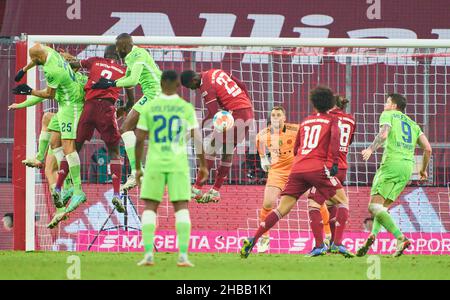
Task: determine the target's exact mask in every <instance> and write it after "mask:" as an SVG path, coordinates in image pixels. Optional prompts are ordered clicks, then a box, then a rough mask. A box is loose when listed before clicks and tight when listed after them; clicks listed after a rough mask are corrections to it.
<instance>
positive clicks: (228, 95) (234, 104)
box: [200, 69, 253, 114]
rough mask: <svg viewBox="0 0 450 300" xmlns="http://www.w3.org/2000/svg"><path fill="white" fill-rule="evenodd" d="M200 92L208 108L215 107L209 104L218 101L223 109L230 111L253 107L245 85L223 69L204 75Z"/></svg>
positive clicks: (212, 112)
mask: <svg viewBox="0 0 450 300" xmlns="http://www.w3.org/2000/svg"><path fill="white" fill-rule="evenodd" d="M200 92H201V94H202V98H203V101H204V104H205V106H206V107H213V106H211V105H209V104H210V103H212V102H214V101H218V104H219V106H220V108H221V109H224V110H228V111H234V110H238V109H244V108H252V107H253V105H252V102H251V101H250V97H249V95H248V92H247V89H246V88H245V85H244V84H242V83H241V82H240V81H239V80H238V79H237V78H236V77H234V76H230V75H228V74H227V73H226V72H225V71H223V70H221V69H211V70H208V71H206V72H203V73H202V82H201V85H200ZM209 113H210V114H214V113H216V112H215V111H210V112H209Z"/></svg>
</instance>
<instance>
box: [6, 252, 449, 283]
mask: <svg viewBox="0 0 450 300" xmlns="http://www.w3.org/2000/svg"><path fill="white" fill-rule="evenodd" d="M70 256H78V257H79V261H80V279H177V280H189V279H195V280H202V279H208V280H211V279H223V280H227V279H236V280H250V279H259V280H276V279H356V280H366V279H368V275H367V274H368V273H370V274H375V273H374V269H373V268H374V267H375V264H376V263H377V262H376V261H377V259H374V258H371V259H368V257H370V256H367V257H362V258H359V257H355V258H353V259H345V258H344V257H342V256H340V255H327V256H322V257H315V258H307V257H304V256H303V255H295V254H291V255H288V254H271V255H268V254H251V255H250V256H249V258H248V259H241V258H240V257H239V255H238V254H209V253H208V254H206V253H191V254H190V259H191V261H192V262H193V263H194V264H195V265H196V266H195V267H194V268H179V267H177V266H176V258H177V256H176V254H175V253H157V254H156V256H155V258H156V264H155V265H154V266H152V267H138V266H136V263H137V262H138V261H139V260H140V259H141V258H142V253H91V252H82V253H80V252H28V253H25V252H14V251H0V266H1V267H0V279H68V278H67V270H68V268H70V267H71V266H72V265H73V261H71V259H68V258H69V257H70ZM378 257H379V266H380V268H379V270H380V272H379V275H380V279H450V256H425V255H424V256H413V255H404V256H402V257H399V258H392V257H388V256H378ZM68 261H69V262H68ZM370 268H372V269H370Z"/></svg>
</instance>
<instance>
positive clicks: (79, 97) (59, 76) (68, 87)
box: [43, 47, 84, 105]
mask: <svg viewBox="0 0 450 300" xmlns="http://www.w3.org/2000/svg"><path fill="white" fill-rule="evenodd" d="M45 49H46V50H47V53H48V55H47V60H46V62H45V64H44V66H43V70H44V77H45V80H46V81H47V86H49V87H51V88H53V89H55V90H56V93H55V100H56V101H57V102H58V104H63V105H64V104H69V103H79V102H83V101H84V89H83V83H82V82H80V81H79V78H77V76H76V75H75V73H74V72H73V70H72V68H71V67H70V65H69V64H68V63H67V62H66V61H65V60H64V58H62V56H61V55H60V54H59V53H58V52H57V51H55V50H54V49H52V48H50V47H45Z"/></svg>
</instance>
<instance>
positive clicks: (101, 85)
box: [92, 77, 116, 90]
mask: <svg viewBox="0 0 450 300" xmlns="http://www.w3.org/2000/svg"><path fill="white" fill-rule="evenodd" d="M115 86H116V82H115V81H114V80H111V79H106V78H104V77H100V79H99V81H98V82H96V83H94V84H93V85H92V88H93V89H94V90H96V89H103V90H104V89H108V88H110V87H115Z"/></svg>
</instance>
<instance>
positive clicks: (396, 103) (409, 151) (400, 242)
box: [356, 94, 431, 257]
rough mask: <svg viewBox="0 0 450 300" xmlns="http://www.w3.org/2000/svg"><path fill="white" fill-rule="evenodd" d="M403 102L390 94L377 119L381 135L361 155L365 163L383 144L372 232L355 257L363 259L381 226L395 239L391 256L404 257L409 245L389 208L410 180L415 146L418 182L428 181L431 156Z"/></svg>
mask: <svg viewBox="0 0 450 300" xmlns="http://www.w3.org/2000/svg"><path fill="white" fill-rule="evenodd" d="M405 108H406V99H405V97H404V96H402V95H400V94H389V95H388V97H387V99H386V103H385V105H384V111H383V113H382V114H381V116H380V132H379V133H378V135H377V136H376V137H375V140H374V141H373V143H372V144H371V145H370V146H369V147H368V148H367V149H365V150H363V151H362V152H361V154H362V156H363V159H364V160H365V161H367V160H368V159H369V158H370V156H371V155H372V153H373V152H375V151H376V150H377V149H378V148H379V147H380V146H382V145H383V144H384V152H383V157H382V160H381V165H380V167H379V168H378V170H377V172H376V174H375V177H374V179H373V183H372V189H371V191H370V203H369V212H370V213H371V214H372V217H373V218H374V222H373V226H372V232H371V233H370V235H369V237H368V238H367V240H366V242H365V244H364V245H363V247H361V248H360V249H359V250H358V251H357V253H356V255H357V256H364V255H366V254H367V252H368V251H369V249H370V247H371V246H372V244H373V242H374V241H375V238H376V236H377V234H378V233H379V232H380V229H381V226H383V227H384V228H386V230H387V231H389V232H390V233H392V234H393V235H394V236H395V238H396V239H397V250H396V251H395V253H394V257H397V256H400V255H402V254H403V251H405V249H407V248H408V247H409V246H410V245H411V242H410V241H409V240H408V239H407V238H406V237H405V236H404V235H403V233H402V232H401V231H400V229H399V228H398V226H397V224H395V222H394V220H393V219H392V216H391V215H390V214H389V212H388V208H389V207H390V206H391V205H392V203H393V202H394V201H395V200H396V199H397V198H398V196H399V195H400V193H401V192H402V191H403V189H404V188H405V186H406V184H407V183H408V181H409V180H410V178H411V175H412V172H413V167H414V151H415V148H416V144H419V146H420V147H421V148H422V150H423V153H424V155H423V161H422V167H421V169H420V180H426V179H427V178H428V173H427V168H428V163H429V161H430V157H431V145H430V143H429V142H428V139H427V137H426V136H425V134H424V133H423V132H422V130H421V129H420V127H419V125H417V123H416V122H414V121H413V120H411V119H410V118H409V117H408V116H407V115H406V114H405V113H404V111H405Z"/></svg>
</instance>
